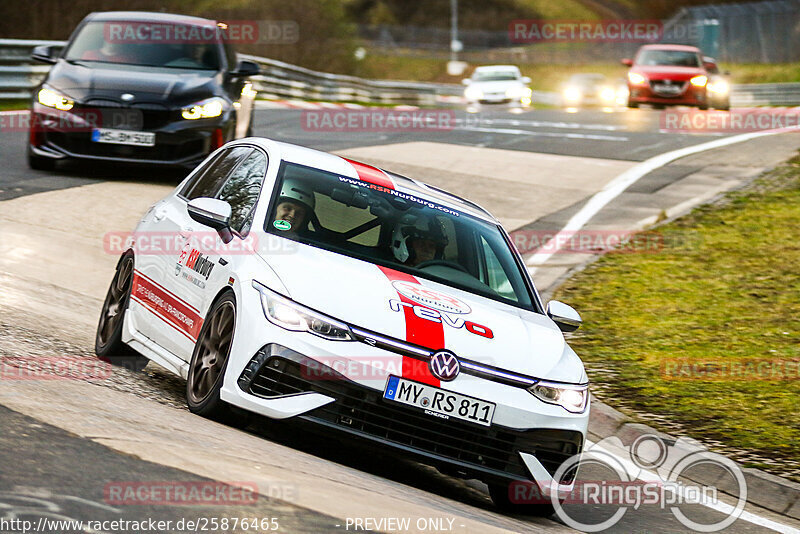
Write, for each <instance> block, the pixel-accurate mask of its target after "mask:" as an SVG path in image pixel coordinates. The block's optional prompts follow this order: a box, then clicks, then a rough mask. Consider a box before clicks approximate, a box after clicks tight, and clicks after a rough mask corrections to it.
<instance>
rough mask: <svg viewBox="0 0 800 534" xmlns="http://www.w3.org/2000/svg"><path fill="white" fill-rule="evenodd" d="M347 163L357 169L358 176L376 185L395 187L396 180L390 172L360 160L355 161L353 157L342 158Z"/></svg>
mask: <svg viewBox="0 0 800 534" xmlns="http://www.w3.org/2000/svg"><path fill="white" fill-rule="evenodd" d="M342 159H343V160H345V161H346V162H347V163H349V164H350V165H352V166H353V167H354V168H355V169H356V173H357V174H358V178H359V179H360V180H361V181H363V182H367V183H370V184H374V185H379V186H381V187H385V188H386V189H394V182H393V181H392V179H391V178H390V177H389V175H388V174H386V173H385V172H383V171H382V170H380V169H379V168H378V167H373V166H372V165H367V164H366V163H361V162H360V161H353V160H352V159H347V158H342Z"/></svg>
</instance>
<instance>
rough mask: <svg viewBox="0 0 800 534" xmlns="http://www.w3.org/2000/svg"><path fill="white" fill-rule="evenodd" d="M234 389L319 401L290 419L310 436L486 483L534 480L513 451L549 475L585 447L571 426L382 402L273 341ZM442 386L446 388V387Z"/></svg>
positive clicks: (270, 398)
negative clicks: (489, 421) (509, 422)
mask: <svg viewBox="0 0 800 534" xmlns="http://www.w3.org/2000/svg"><path fill="white" fill-rule="evenodd" d="M236 384H237V389H238V390H239V392H241V394H243V395H247V396H252V397H256V398H258V399H262V400H263V401H266V402H282V401H285V400H286V399H294V400H295V401H299V400H301V398H303V397H306V398H307V399H308V400H309V401H312V399H313V398H314V397H318V398H319V397H321V398H323V399H326V400H325V401H320V403H321V405H320V406H318V407H316V408H313V409H311V410H309V411H307V412H305V413H302V414H300V415H298V416H297V419H300V420H301V421H303V422H305V423H310V424H313V426H314V427H315V429H316V430H317V431H322V432H329V433H333V434H336V435H338V436H339V437H342V438H350V439H355V440H357V441H360V442H362V443H365V444H368V445H372V446H378V447H382V448H388V449H390V450H393V451H394V452H395V453H398V454H401V455H404V456H410V457H413V458H415V459H416V460H418V461H421V462H423V463H427V464H431V465H433V466H435V467H437V468H439V469H440V470H441V471H443V472H445V473H448V474H455V475H457V476H461V477H464V478H477V479H481V480H483V481H485V482H487V483H507V482H510V481H530V480H532V479H535V478H537V477H534V475H533V474H532V473H531V471H530V466H529V464H530V462H531V460H530V457H528V458H527V459H525V458H524V457H523V456H522V455H521V454H520V453H524V454H525V455H531V456H533V457H534V458H535V460H534V461H538V463H539V464H540V465H541V467H543V468H544V470H545V471H546V472H547V474H548V475H549V477H552V476H554V474H555V473H556V471H557V470H558V468H559V467H560V466H561V464H562V463H563V462H565V461H566V460H568V459H569V458H570V457H572V456H573V455H575V454H578V453H579V452H580V451H581V450H582V448H583V443H584V432H581V431H579V430H575V429H571V430H567V429H563V428H536V427H535V426H534V427H532V428H530V429H515V428H508V427H504V426H502V425H498V424H493V425H492V426H491V427H484V426H481V425H476V424H471V423H468V422H462V421H459V420H455V419H450V420H447V421H443V420H441V419H438V418H436V417H431V416H429V415H426V414H425V413H424V410H422V409H417V408H414V407H410V406H405V405H400V404H397V403H394V402H391V401H388V400H385V399H384V398H383V395H382V390H380V389H375V388H372V387H367V386H364V385H362V384H359V383H358V382H356V381H354V380H349V379H348V378H347V377H345V376H344V375H343V374H341V373H339V372H337V371H336V370H334V369H332V368H331V367H328V366H325V365H323V364H320V363H319V362H318V361H316V360H314V359H311V358H308V357H307V356H305V355H303V354H300V353H298V352H295V351H293V350H291V349H288V348H286V347H283V346H281V345H277V344H268V345H265V346H264V347H262V348H261V349H260V350H259V351H258V352H257V353H256V354H255V356H253V358H251V359H250V361H249V362H248V364H247V366H246V367H245V369H244V370H243V371H242V372H241V374H240V375H239V376H238V378H237V380H236ZM443 388H444V389H447V387H446V385H444V386H443ZM531 398H532V399H533V397H531ZM328 399H332V401H331V400H328ZM534 400H535V399H534ZM532 422H533V421H532ZM574 475H575V473H574V472H570V473H567V475H566V476H565V477H564V478H563V479H562V480H561V481H559V485H560V486H561V487H564V486H570V485H571V484H572V483H573V482H574ZM538 478H541V477H538ZM537 482H540V483H542V482H544V483H545V485H544V486H543V487H549V486H550V485H551V484H552V482H551V480H545V481H542V480H537Z"/></svg>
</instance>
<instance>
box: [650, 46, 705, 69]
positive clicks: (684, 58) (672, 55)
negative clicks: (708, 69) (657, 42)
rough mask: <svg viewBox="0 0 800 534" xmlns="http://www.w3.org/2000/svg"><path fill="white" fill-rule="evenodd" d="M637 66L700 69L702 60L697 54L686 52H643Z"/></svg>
mask: <svg viewBox="0 0 800 534" xmlns="http://www.w3.org/2000/svg"><path fill="white" fill-rule="evenodd" d="M636 64H637V65H665V66H670V67H699V66H700V58H699V57H698V55H697V54H696V53H695V52H688V51H685V50H643V51H642V52H641V53H640V54H639V57H638V58H637V60H636Z"/></svg>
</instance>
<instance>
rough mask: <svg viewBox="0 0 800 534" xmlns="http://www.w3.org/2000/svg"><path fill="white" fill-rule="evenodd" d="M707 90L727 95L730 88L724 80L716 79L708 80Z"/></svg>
mask: <svg viewBox="0 0 800 534" xmlns="http://www.w3.org/2000/svg"><path fill="white" fill-rule="evenodd" d="M708 90H709V91H711V92H712V93H716V94H718V95H727V94H728V92H729V91H730V90H731V86H730V84H729V83H728V82H726V81H725V80H716V81H713V82H709V84H708Z"/></svg>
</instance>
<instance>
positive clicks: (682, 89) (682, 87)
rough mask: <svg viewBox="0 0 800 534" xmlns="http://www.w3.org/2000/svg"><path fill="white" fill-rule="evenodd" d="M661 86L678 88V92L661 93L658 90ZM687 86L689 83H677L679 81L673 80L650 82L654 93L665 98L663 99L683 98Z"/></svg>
mask: <svg viewBox="0 0 800 534" xmlns="http://www.w3.org/2000/svg"><path fill="white" fill-rule="evenodd" d="M659 85H668V86H671V87H676V88H677V89H676V91H675V92H674V93H673V92H662V91H659V90H658V89H656V86H659ZM687 85H688V82H677V81H673V80H650V89H651V90H652V91H653V92H654V93H656V94H658V95H659V96H663V97H670V96H681V95H683V93H684V92H685V91H686V86H687Z"/></svg>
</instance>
